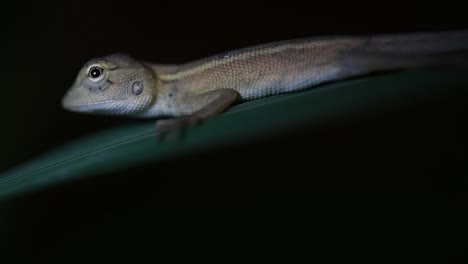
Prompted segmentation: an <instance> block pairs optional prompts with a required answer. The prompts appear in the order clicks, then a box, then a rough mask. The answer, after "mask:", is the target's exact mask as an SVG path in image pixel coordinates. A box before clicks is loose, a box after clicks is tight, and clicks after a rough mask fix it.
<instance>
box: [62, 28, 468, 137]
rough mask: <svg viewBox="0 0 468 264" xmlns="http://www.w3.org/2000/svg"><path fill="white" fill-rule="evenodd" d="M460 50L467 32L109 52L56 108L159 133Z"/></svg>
mask: <svg viewBox="0 0 468 264" xmlns="http://www.w3.org/2000/svg"><path fill="white" fill-rule="evenodd" d="M466 51H468V30H452V31H437V32H405V33H393V34H389V33H385V34H372V35H326V36H315V37H308V38H299V39H292V40H282V41H276V42H272V43H266V44H259V45H256V46H252V47H247V48H241V49H238V50H233V51H229V52H224V53H220V54H215V55H212V56H209V57H207V58H203V59H199V60H196V61H191V62H187V63H183V64H174V65H172V64H157V63H152V62H148V61H143V60H137V59H135V58H133V57H131V56H130V55H128V54H124V53H114V54H110V55H107V56H104V57H99V58H95V59H91V60H89V61H88V62H86V63H85V65H84V66H83V67H82V68H81V70H80V71H79V73H78V76H77V77H76V80H75V81H74V83H73V85H72V86H71V88H69V90H68V91H67V92H66V94H65V95H64V97H63V99H62V107H63V108H64V109H66V110H68V111H74V112H83V113H95V114H104V115H121V116H130V117H137V118H156V119H158V120H157V121H156V125H155V126H156V129H155V131H156V136H157V138H158V139H161V138H162V137H163V136H164V135H166V134H168V133H171V132H174V131H176V130H177V129H179V128H183V127H187V126H193V125H196V124H199V123H200V122H202V121H204V120H207V119H209V118H213V117H215V116H217V115H220V114H221V113H223V112H224V111H225V110H226V109H228V108H229V107H230V106H232V105H234V104H238V103H242V102H245V101H249V100H255V99H258V98H262V97H266V96H272V95H276V94H282V93H288V92H295V91H300V90H303V89H307V88H311V87H314V86H317V85H319V84H322V83H326V82H332V81H338V80H343V79H347V78H351V77H355V76H361V75H365V74H369V73H373V72H380V71H388V70H399V69H406V68H414V67H425V66H430V65H439V64H451V63H454V62H461V61H464V62H466V56H464V57H463V56H460V54H465V55H466Z"/></svg>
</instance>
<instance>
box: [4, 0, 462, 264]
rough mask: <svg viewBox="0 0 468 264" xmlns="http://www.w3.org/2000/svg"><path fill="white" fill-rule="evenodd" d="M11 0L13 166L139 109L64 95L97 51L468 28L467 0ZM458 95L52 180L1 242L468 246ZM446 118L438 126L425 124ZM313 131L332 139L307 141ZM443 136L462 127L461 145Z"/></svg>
mask: <svg viewBox="0 0 468 264" xmlns="http://www.w3.org/2000/svg"><path fill="white" fill-rule="evenodd" d="M11 4H12V5H13V6H11V7H8V8H2V11H1V12H2V24H3V25H7V27H6V28H5V29H4V30H2V35H3V36H2V46H3V50H4V55H3V56H2V57H3V62H2V63H1V64H0V65H1V67H2V70H1V72H2V96H1V98H2V99H3V100H2V103H1V105H0V115H1V117H2V118H1V120H2V130H1V135H2V137H1V140H2V142H1V144H2V152H1V153H2V159H1V160H0V162H1V163H0V169H1V170H2V171H3V170H4V169H7V168H9V167H11V166H13V165H15V164H19V163H21V162H23V161H24V160H27V159H29V158H32V157H34V156H36V155H38V154H40V153H43V152H45V151H47V150H48V149H51V148H53V147H54V146H58V145H60V144H62V143H64V142H67V141H68V140H70V139H75V138H77V137H80V136H84V135H87V134H89V133H92V132H95V131H98V130H100V129H103V128H106V127H111V126H116V125H120V124H125V123H129V122H139V121H134V120H130V119H125V118H110V117H98V116H86V115H80V114H73V113H68V112H65V111H63V110H62V109H61V108H60V98H61V97H62V95H63V94H64V93H65V91H66V90H67V89H68V87H69V86H70V85H71V83H72V82H73V80H74V78H75V75H76V73H77V72H78V70H79V69H80V67H81V66H82V64H83V63H84V62H85V61H87V60H88V59H90V58H93V57H96V56H102V55H105V54H109V53H113V52H127V53H129V54H131V55H133V56H134V57H136V58H141V59H145V60H149V61H154V62H161V63H181V62H185V61H189V60H192V59H197V58H201V57H204V56H207V55H210V54H213V53H217V52H222V51H226V50H230V49H234V48H239V47H244V46H249V45H254V44H258V43H263V42H268V41H274V40H281V39H288V38H296V37H307V36H314V35H323V34H367V33H384V32H403V31H423V30H444V29H460V28H467V27H468V21H467V19H466V14H464V9H463V8H462V7H460V6H458V5H455V4H453V3H450V2H443V3H438V4H437V5H435V4H433V3H418V4H414V5H410V4H409V2H390V1H387V2H376V3H372V4H364V3H356V2H352V3H347V4H343V3H339V2H337V1H336V2H335V1H334V2H330V1H327V2H318V1H310V2H309V3H307V4H306V3H298V2H292V1H282V2H281V3H274V2H266V1H265V2H250V3H245V2H242V3H241V2H237V1H232V2H224V1H212V2H198V1H193V2H191V3H183V2H180V1H164V2H162V1H151V2H146V3H141V2H129V3H123V2H118V1H115V2H103V1H94V2H93V1H80V2H70V3H65V2H63V3H34V4H26V3H18V2H15V3H11ZM451 99H453V98H451ZM464 99H466V96H465V97H459V100H458V101H457V103H458V105H460V104H462V103H463V101H464ZM449 105H450V103H447V102H445V103H444V104H443V105H440V104H439V105H438V106H439V107H440V109H439V108H438V109H436V110H433V112H432V114H433V115H431V116H428V115H427V113H426V112H425V110H427V109H428V108H430V106H429V107H427V105H426V108H424V110H421V108H420V106H421V105H414V106H413V107H410V108H408V109H404V111H403V110H402V111H400V112H398V111H395V112H387V113H384V114H383V113H375V115H374V116H372V117H363V118H360V119H359V120H347V121H346V122H345V121H343V122H341V123H334V124H325V125H323V127H320V128H318V129H317V128H314V129H315V130H313V131H312V130H311V128H309V129H307V128H304V129H302V130H298V131H291V133H290V134H288V135H283V136H279V137H267V138H265V139H263V140H258V141H254V142H248V144H244V145H240V146H231V147H229V148H227V149H219V150H216V151H214V152H209V153H203V154H201V155H196V156H188V157H185V158H182V159H180V160H169V161H165V162H163V163H160V164H153V165H148V166H144V167H140V168H134V169H132V170H127V171H122V172H119V173H115V174H112V175H106V176H103V177H97V178H96V179H94V180H90V181H84V182H79V183H76V184H72V185H67V186H60V187H55V188H52V189H50V190H48V191H47V192H42V193H38V194H34V195H31V196H27V197H24V198H22V199H19V200H18V201H15V203H13V202H12V204H11V205H9V206H8V208H9V210H10V211H8V215H9V216H8V217H7V218H6V220H5V221H6V223H9V224H10V225H9V226H10V227H11V228H10V229H8V235H7V236H3V237H8V239H9V240H7V241H3V242H4V243H5V244H6V245H8V247H3V248H4V249H8V250H9V253H10V254H11V256H12V260H18V259H21V258H30V259H46V260H58V261H60V262H64V261H65V262H73V261H75V262H80V263H81V262H93V261H95V260H100V261H103V260H109V259H112V260H119V259H124V260H128V261H131V260H139V261H142V260H143V259H146V258H151V259H153V260H161V259H165V260H184V261H186V262H191V261H192V260H205V259H211V260H216V261H219V262H227V261H228V260H234V261H236V262H239V261H245V260H255V261H274V260H279V262H286V261H287V260H288V259H290V258H294V256H298V255H299V256H306V257H309V258H315V257H317V256H319V255H320V256H323V257H325V258H330V259H334V258H336V257H338V258H343V259H348V257H349V258H358V259H362V258H367V259H370V260H374V259H376V260H381V259H388V258H393V259H401V258H406V259H410V260H421V259H423V258H424V259H426V260H430V259H436V260H438V261H442V262H445V261H447V260H457V259H461V258H462V257H463V254H464V250H465V249H466V243H461V242H457V241H456V239H457V238H461V234H463V232H464V231H466V230H465V229H464V228H463V223H464V218H463V217H462V212H463V211H466V194H465V191H466V182H465V180H464V177H462V176H461V175H463V173H466V168H465V167H464V166H462V165H464V163H465V162H464V159H465V158H466V154H465V153H466V136H463V135H466V133H465V132H466V130H463V129H462V128H461V124H460V118H452V119H450V118H449V119H450V121H447V120H449V119H447V117H449V116H451V115H452V114H453V111H450V109H452V108H450V107H448V106H449ZM441 109H442V110H441ZM444 109H449V110H444ZM457 109H458V108H457ZM452 110H453V109H452ZM434 113H435V114H434ZM379 114H382V115H379ZM458 114H460V112H458ZM383 116H385V118H381V117H383ZM433 116H436V118H432V117H433ZM415 120H419V122H414V121H415ZM434 122H435V123H437V124H440V126H435V127H437V129H435V130H430V131H428V130H426V128H427V127H431V128H433V127H434V126H429V125H428V124H434ZM447 124H449V125H448V126H445V125H447ZM444 126H445V127H444ZM447 127H448V128H447ZM401 128H403V129H401ZM444 128H447V129H444ZM370 129H371V131H372V132H373V133H369V131H370ZM405 131H408V133H405ZM311 133H315V134H314V135H315V136H314V138H317V137H322V138H323V139H324V140H323V141H322V142H321V143H320V144H318V145H317V143H316V142H312V141H311V140H309V141H308V138H309V137H310V135H311ZM464 133H465V134H464ZM454 135H455V137H454ZM388 138H391V140H389V141H388V142H385V141H384V142H383V143H382V142H381V141H380V140H381V139H388ZM441 138H445V139H447V138H449V139H450V138H452V141H450V143H451V144H450V146H452V148H450V147H447V146H446V145H445V144H441V143H440V139H441ZM292 139H294V140H295V142H301V143H300V144H298V143H293V142H292ZM458 139H461V140H465V141H464V142H462V143H460V141H457V140H458ZM415 141H416V144H415V143H414V142H415ZM375 142H380V143H381V144H380V145H379V148H378V147H376V146H375V145H373V144H375ZM409 146H411V147H409ZM356 150H357V151H356ZM429 150H430V151H429ZM274 153H280V154H282V155H283V156H278V155H276V154H274ZM432 153H437V154H436V155H432ZM447 153H450V155H446V156H445V154H447ZM312 160H315V161H318V162H317V163H320V164H319V166H318V167H313V166H312V165H311V164H312V163H311V161H312ZM317 163H315V164H317ZM428 164H429V165H428ZM459 169H464V170H463V171H461V172H460V171H459ZM434 175H435V176H434ZM320 191H328V193H322V192H320ZM356 191H359V193H357V192H356ZM361 191H366V192H364V193H361ZM7 226H8V225H7ZM407 256H409V258H408V257H407Z"/></svg>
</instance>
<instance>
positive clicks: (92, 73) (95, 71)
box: [88, 66, 102, 79]
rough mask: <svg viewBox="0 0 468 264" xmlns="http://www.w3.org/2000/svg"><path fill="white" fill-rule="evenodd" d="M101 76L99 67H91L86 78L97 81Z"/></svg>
mask: <svg viewBox="0 0 468 264" xmlns="http://www.w3.org/2000/svg"><path fill="white" fill-rule="evenodd" d="M101 74H102V68H99V67H96V66H95V67H91V69H89V71H88V76H89V78H91V79H97V78H99V76H101Z"/></svg>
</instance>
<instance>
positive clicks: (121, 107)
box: [62, 54, 156, 115]
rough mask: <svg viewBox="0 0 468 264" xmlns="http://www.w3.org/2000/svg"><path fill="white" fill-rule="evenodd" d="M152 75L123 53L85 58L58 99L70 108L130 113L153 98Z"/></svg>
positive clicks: (121, 113)
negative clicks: (67, 88)
mask: <svg viewBox="0 0 468 264" xmlns="http://www.w3.org/2000/svg"><path fill="white" fill-rule="evenodd" d="M155 85H156V78H155V76H154V74H153V72H152V71H151V70H150V69H149V68H147V67H146V66H145V65H143V64H142V63H140V62H138V61H136V60H134V59H133V58H131V57H130V56H127V55H124V54H113V55H109V56H107V57H102V58H97V59H92V60H90V61H88V62H87V63H86V64H85V65H84V66H83V68H82V69H81V70H80V72H79V73H78V76H77V77H76V80H75V82H74V83H73V85H72V87H71V88H70V89H69V90H68V91H67V93H66V94H65V96H64V97H63V99H62V106H63V108H65V109H67V110H69V111H73V112H86V113H98V114H108V115H132V114H137V113H139V112H141V111H144V110H146V109H147V108H148V107H149V106H150V105H151V103H152V102H153V101H154V99H155V94H154V91H155V87H154V86H155Z"/></svg>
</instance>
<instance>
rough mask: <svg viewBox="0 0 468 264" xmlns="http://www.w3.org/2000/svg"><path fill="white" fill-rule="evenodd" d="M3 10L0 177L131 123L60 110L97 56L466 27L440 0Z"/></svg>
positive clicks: (171, 59) (164, 57)
mask: <svg viewBox="0 0 468 264" xmlns="http://www.w3.org/2000/svg"><path fill="white" fill-rule="evenodd" d="M305 2H306V1H305ZM10 4H11V5H12V6H10V7H8V8H2V11H1V12H2V16H1V19H2V20H4V21H3V22H2V24H3V25H7V26H6V27H4V28H3V29H2V35H3V36H2V46H3V51H4V52H3V56H2V59H3V62H2V63H1V67H2V87H3V88H2V99H3V100H2V104H0V115H1V120H2V122H3V125H2V127H3V129H2V130H1V133H2V137H1V139H2V142H1V144H2V159H1V160H0V171H3V170H5V169H6V168H8V167H10V166H12V165H15V164H18V163H21V162H22V161H24V160H25V159H29V158H32V157H34V156H36V155H38V154H40V153H42V152H44V151H46V150H48V149H50V148H52V147H54V146H57V145H60V144H62V143H63V142H66V141H68V140H70V139H74V138H76V137H79V136H83V135H86V134H88V133H90V132H93V131H97V130H100V129H102V128H103V127H109V126H113V125H117V124H122V123H125V122H129V120H125V119H122V118H102V117H96V116H84V115H81V114H74V113H68V112H65V111H63V110H62V109H61V106H60V99H61V97H62V96H63V94H64V93H65V91H66V90H67V89H68V88H69V86H70V85H71V84H72V82H73V81H74V79H75V77H76V74H77V73H78V70H79V69H80V68H81V66H82V65H83V64H84V63H85V62H86V61H87V60H89V59H91V58H94V57H97V56H103V55H106V54H109V53H113V52H126V53H129V54H131V55H133V56H134V57H136V58H140V59H145V60H148V61H154V62H160V63H182V62H186V61H190V60H193V59H198V58H202V57H204V56H207V55H210V54H213V53H217V52H223V51H227V50H231V49H235V48H240V47H244V46H249V45H255V44H258V43H263V42H269V41H275V40H282V39H289V38H297V37H307V36H314V35H324V34H367V33H384V32H401V31H423V30H445V29H460V28H466V27H468V22H467V19H466V15H465V14H464V13H463V8H460V7H459V6H458V5H456V4H454V3H450V2H445V1H444V2H443V3H438V4H434V3H431V4H430V5H429V4H427V5H426V4H424V5H419V4H416V3H414V4H413V5H411V3H409V2H403V1H401V2H398V1H392V2H385V3H380V2H379V3H370V4H367V3H364V2H361V3H359V2H355V1H353V3H352V4H350V3H348V4H343V3H340V2H334V1H332V2H330V1H313V2H311V3H310V4H306V3H301V2H300V1H282V2H281V3H275V2H267V1H262V2H258V1H252V2H239V1H233V2H224V1H211V2H205V1H201V2H199V1H192V2H190V3H184V2H179V1H156V0H155V1H146V2H136V1H128V2H127V3H125V2H121V1H114V2H106V1H90V2H87V1H83V2H72V3H68V2H67V3H61V2H57V3H43V2H41V3H29V4H26V3H23V4H22V3H17V2H16V1H15V2H12V3H10ZM131 122H133V121H131Z"/></svg>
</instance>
